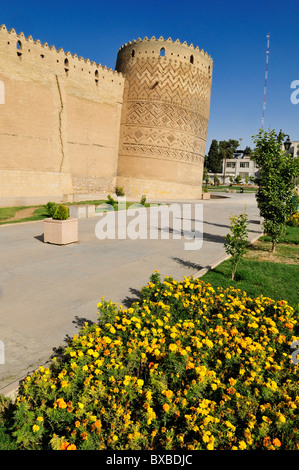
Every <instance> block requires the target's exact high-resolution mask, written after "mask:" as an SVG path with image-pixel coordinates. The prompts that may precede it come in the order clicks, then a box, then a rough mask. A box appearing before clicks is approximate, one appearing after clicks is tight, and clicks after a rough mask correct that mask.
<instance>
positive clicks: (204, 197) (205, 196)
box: [202, 193, 211, 199]
mask: <svg viewBox="0 0 299 470" xmlns="http://www.w3.org/2000/svg"><path fill="white" fill-rule="evenodd" d="M202 198H203V199H211V195H210V193H202Z"/></svg>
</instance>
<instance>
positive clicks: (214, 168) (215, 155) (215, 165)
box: [206, 139, 239, 173]
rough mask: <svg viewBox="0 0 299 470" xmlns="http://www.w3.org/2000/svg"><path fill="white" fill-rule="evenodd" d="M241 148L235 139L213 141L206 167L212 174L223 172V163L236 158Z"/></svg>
mask: <svg viewBox="0 0 299 470" xmlns="http://www.w3.org/2000/svg"><path fill="white" fill-rule="evenodd" d="M238 146H239V141H238V140H234V139H229V140H220V142H218V141H217V140H215V139H214V140H212V142H211V145H210V150H209V152H208V155H207V158H206V167H207V169H208V171H209V172H210V173H221V172H222V161H223V160H225V159H228V158H233V157H234V152H236V150H237V148H238Z"/></svg>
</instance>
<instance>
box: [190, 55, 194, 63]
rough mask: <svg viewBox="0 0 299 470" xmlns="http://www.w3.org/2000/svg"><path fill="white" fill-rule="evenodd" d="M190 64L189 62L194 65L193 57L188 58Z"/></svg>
mask: <svg viewBox="0 0 299 470" xmlns="http://www.w3.org/2000/svg"><path fill="white" fill-rule="evenodd" d="M190 62H191V64H194V57H193V55H191V56H190Z"/></svg>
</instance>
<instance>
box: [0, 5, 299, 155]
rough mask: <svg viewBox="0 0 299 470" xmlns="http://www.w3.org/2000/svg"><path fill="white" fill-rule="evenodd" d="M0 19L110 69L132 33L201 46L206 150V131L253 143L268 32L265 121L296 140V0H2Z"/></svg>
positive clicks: (298, 56)
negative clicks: (208, 86)
mask: <svg viewBox="0 0 299 470" xmlns="http://www.w3.org/2000/svg"><path fill="white" fill-rule="evenodd" d="M0 24H5V25H6V27H7V28H8V29H10V28H14V29H15V30H16V32H17V33H20V32H21V31H22V32H23V33H24V34H25V36H26V37H27V36H28V35H29V34H31V35H32V36H33V39H34V40H35V39H39V40H40V41H41V42H47V43H48V44H49V45H50V46H51V45H52V44H53V45H54V46H55V47H56V48H57V49H58V48H59V47H62V48H63V49H64V50H65V51H70V52H71V53H76V54H77V55H78V56H80V55H81V56H83V57H84V58H89V59H90V60H94V61H95V62H97V63H101V64H102V65H105V66H107V67H111V68H113V69H114V68H115V62H116V56H117V51H118V49H119V48H120V47H121V45H122V44H124V43H126V42H129V41H131V40H133V39H138V37H140V38H142V39H143V38H144V37H145V36H147V37H152V36H155V37H160V36H163V37H164V38H165V39H167V38H168V37H171V38H172V39H173V40H176V39H179V40H180V41H181V42H183V41H187V43H188V44H190V43H192V44H193V45H194V46H199V48H200V49H204V50H205V51H206V52H208V54H210V55H211V57H212V58H213V61H214V70H213V83H212V96H211V109H210V121H209V129H208V137H207V146H206V153H207V152H208V150H209V146H210V143H211V141H212V139H216V140H227V139H237V140H238V139H242V141H241V147H245V146H246V145H249V146H251V147H253V146H254V144H253V142H252V138H251V136H252V135H253V134H256V133H257V132H258V130H259V128H261V125H262V112H263V99H264V81H265V65H266V46H267V34H268V33H270V54H269V65H268V80H267V94H266V110H265V120H264V129H265V130H267V129H269V128H271V129H275V130H276V131H277V132H279V130H280V129H282V131H283V132H284V133H286V134H289V135H290V138H291V140H299V104H298V105H294V104H292V103H291V100H290V97H291V93H292V92H293V91H294V90H292V89H291V83H292V81H293V80H299V4H298V2H296V1H295V0H293V1H289V0H285V1H284V2H282V1H277V0H272V1H263V0H259V1H257V0H250V1H242V0H239V1H235V0H230V1H220V0H205V1H202V0H197V1H195V0H182V1H181V2H180V1H178V0H172V1H170V0H163V1H162V0H160V1H158V0H147V1H145V0H135V1H134V2H130V1H129V0H128V1H126V2H124V1H120V0H114V1H110V2H108V1H102V0H91V1H88V0H87V1H84V2H83V1H70V0H68V1H63V0H61V1H57V0H52V1H51V2H50V1H48V2H45V1H42V0H38V1H34V0H27V1H26V2H24V1H18V0H10V2H4V1H2V2H1V9H0ZM298 96H299V95H298Z"/></svg>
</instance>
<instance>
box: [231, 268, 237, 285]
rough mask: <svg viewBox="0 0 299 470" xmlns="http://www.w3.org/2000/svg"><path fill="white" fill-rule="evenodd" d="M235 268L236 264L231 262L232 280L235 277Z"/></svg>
mask: <svg viewBox="0 0 299 470" xmlns="http://www.w3.org/2000/svg"><path fill="white" fill-rule="evenodd" d="M236 269H237V265H236V264H233V269H232V281H233V280H234V278H235V274H236Z"/></svg>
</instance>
